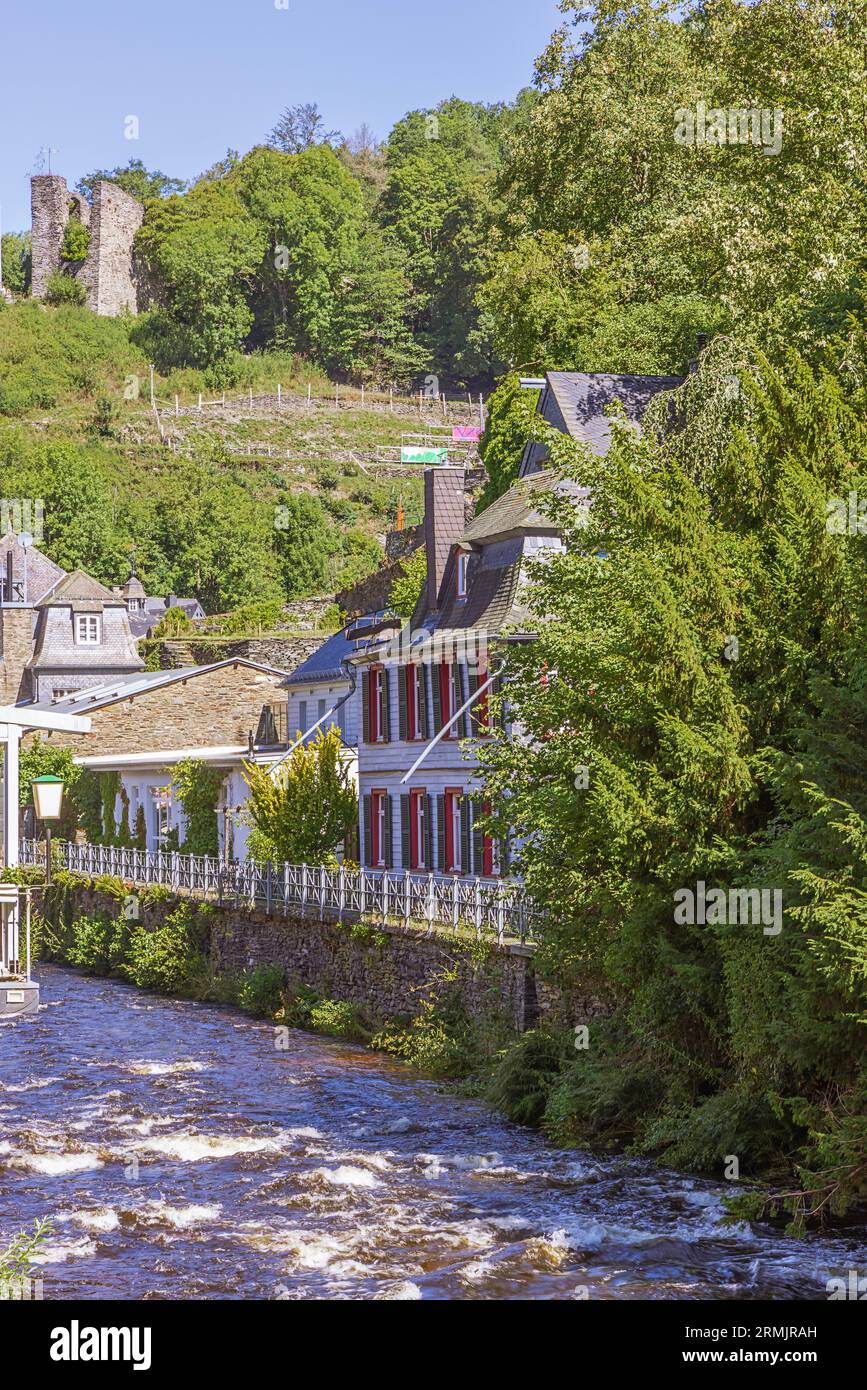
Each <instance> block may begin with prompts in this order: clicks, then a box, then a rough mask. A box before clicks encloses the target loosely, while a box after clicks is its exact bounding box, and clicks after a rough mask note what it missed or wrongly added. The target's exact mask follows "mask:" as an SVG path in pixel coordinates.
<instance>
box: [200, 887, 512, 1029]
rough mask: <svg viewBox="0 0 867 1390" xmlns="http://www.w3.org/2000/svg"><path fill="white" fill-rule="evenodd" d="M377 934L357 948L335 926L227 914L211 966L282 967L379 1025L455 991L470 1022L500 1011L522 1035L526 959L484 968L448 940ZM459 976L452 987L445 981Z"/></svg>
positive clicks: (392, 930)
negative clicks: (369, 1015)
mask: <svg viewBox="0 0 867 1390" xmlns="http://www.w3.org/2000/svg"><path fill="white" fill-rule="evenodd" d="M374 931H375V935H376V936H378V937H380V941H379V942H377V940H376V939H375V937H374V933H371V939H370V940H369V941H365V940H359V939H358V936H357V935H356V936H353V934H352V933H351V931H350V928H349V926H348V925H346V924H342V925H341V924H340V923H337V922H319V921H317V920H315V919H311V918H309V917H308V918H306V919H305V918H303V917H300V916H298V917H289V918H284V917H266V916H265V915H264V913H261V912H249V911H242V912H240V913H238V912H235V911H233V910H223V911H221V912H219V913H218V914H217V916H216V918H215V921H214V923H213V925H212V927H211V937H210V947H211V959H212V961H213V964H214V967H215V968H216V969H217V970H223V971H225V972H227V973H233V972H240V971H242V970H247V969H251V968H253V967H255V966H257V965H281V966H283V968H284V969H285V971H286V974H287V976H288V978H289V979H290V980H298V981H300V982H301V983H302V984H304V985H307V986H308V988H310V989H313V990H315V991H316V993H317V994H322V995H324V996H325V997H327V998H329V999H339V1000H341V1001H343V1002H348V1003H351V1004H355V1005H356V1006H357V1007H359V1008H362V1009H366V1010H367V1011H368V1012H369V1013H372V1014H373V1015H374V1016H375V1017H376V1018H381V1019H385V1018H395V1017H398V1016H406V1017H414V1016H415V1015H416V1014H418V1013H420V1011H421V1007H422V1004H423V1003H424V1001H425V999H427V998H431V997H436V996H437V995H440V994H442V993H443V992H444V991H446V990H452V989H457V991H458V994H459V996H460V999H461V1002H462V1004H463V1007H464V1009H465V1010H466V1012H467V1014H468V1015H469V1016H470V1017H471V1018H473V1017H475V1018H479V1017H482V1016H483V1015H484V1014H485V1013H486V1012H487V1011H489V1009H490V1006H491V1004H492V1003H496V1005H497V1006H498V1007H499V1008H500V1009H502V1010H503V1012H504V1013H505V1016H506V1017H507V1018H508V1020H509V1021H510V1022H511V1024H512V1026H513V1027H514V1028H515V1029H517V1030H518V1031H523V1029H524V1027H525V1026H526V1022H527V978H528V974H529V959H528V955H527V954H526V953H523V952H518V951H514V950H510V949H507V948H502V949H501V948H499V947H496V946H493V947H492V948H491V952H490V955H489V956H488V958H487V959H486V961H485V962H484V964H483V965H480V964H479V962H478V961H477V960H476V959H475V958H474V957H473V955H471V954H470V953H469V952H468V951H466V950H461V949H459V948H457V949H456V947H455V945H454V943H453V942H450V941H449V939H448V938H447V937H443V936H437V935H435V934H434V935H430V936H429V935H427V933H425V932H421V931H413V930H408V929H405V928H403V927H398V926H393V927H392V926H389V927H385V928H383V927H379V926H378V927H376V928H375V929H374ZM383 937H384V939H385V940H384V944H383V943H382V940H381V938H383ZM453 972H454V976H455V978H454V980H453V981H452V980H451V979H450V980H449V981H446V979H445V976H446V975H449V976H451V975H452V973H453Z"/></svg>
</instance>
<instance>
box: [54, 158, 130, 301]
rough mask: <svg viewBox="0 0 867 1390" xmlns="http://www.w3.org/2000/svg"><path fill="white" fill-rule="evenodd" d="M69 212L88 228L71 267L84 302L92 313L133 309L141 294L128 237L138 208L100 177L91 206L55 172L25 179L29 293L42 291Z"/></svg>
mask: <svg viewBox="0 0 867 1390" xmlns="http://www.w3.org/2000/svg"><path fill="white" fill-rule="evenodd" d="M73 205H74V209H75V211H74V215H75V216H76V217H77V218H78V220H79V221H81V222H82V223H84V225H85V226H89V228H90V248H89V250H88V253H87V259H86V260H85V261H84V263H83V264H82V265H81V267H80V268H79V269H77V270H75V271H74V272H73V273H74V275H75V278H76V279H78V280H81V281H82V283H83V284H84V286H85V287H86V289H87V306H88V308H89V309H92V310H93V312H94V313H96V314H102V315H104V316H106V317H109V318H111V317H116V316H117V315H118V314H122V313H123V312H124V311H125V310H127V309H128V310H129V311H130V312H131V313H137V312H138V310H139V308H140V307H141V305H140V302H139V301H140V299H141V295H140V293H139V288H138V278H139V277H138V271H137V268H136V263H135V255H134V251H133V240H134V238H135V234H136V232H137V231H138V229H139V227H140V226H141V223H142V219H143V217H144V208H143V206H142V204H141V203H139V202H138V201H137V199H135V198H131V197H130V195H129V194H128V193H125V192H124V191H123V189H122V188H119V187H118V185H117V184H113V183H107V182H101V183H98V184H97V185H96V187H95V188H94V191H93V207H92V208H91V207H90V206H89V204H88V203H87V200H86V199H85V198H82V196H81V195H80V194H79V193H75V192H71V191H70V190H69V189H68V188H67V186H66V179H65V178H63V177H62V176H61V175H60V174H38V175H36V176H35V177H34V178H32V179H31V181H30V207H31V223H32V240H33V287H32V293H33V298H34V299H43V298H44V297H45V285H46V281H47V280H48V277H49V275H51V274H52V273H53V272H54V271H55V270H57V269H58V268H59V267H60V265H61V256H60V248H61V245H62V243H63V233H64V230H65V228H66V224H67V222H68V221H69V218H70V215H71V209H72V207H73Z"/></svg>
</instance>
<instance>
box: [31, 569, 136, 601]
mask: <svg viewBox="0 0 867 1390" xmlns="http://www.w3.org/2000/svg"><path fill="white" fill-rule="evenodd" d="M55 604H57V605H68V606H69V607H71V608H78V607H79V605H82V604H83V605H84V606H85V607H87V608H90V607H93V606H95V607H97V608H101V607H102V606H103V605H104V604H105V605H110V606H111V607H113V608H126V604H125V602H124V600H123V599H122V598H121V597H120V595H119V594H113V593H112V591H111V589H107V588H106V587H105V585H104V584H100V582H99V580H98V579H93V578H92V577H91V576H90V575H89V574H85V572H84V570H73V571H72V573H71V574H67V575H66V576H65V578H63V579H60V580H58V582H57V583H56V584H55V585H54V586H53V588H51V589H49V590H48V592H47V593H46V594H44V595H43V597H42V598H41V599H40V600H39V603H38V604H37V607H39V608H48V607H52V606H54V605H55Z"/></svg>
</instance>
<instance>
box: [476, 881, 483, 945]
mask: <svg viewBox="0 0 867 1390" xmlns="http://www.w3.org/2000/svg"><path fill="white" fill-rule="evenodd" d="M475 918H476V937H477V939H481V935H482V881H481V879H480V878H479V876H478V874H476V886H475Z"/></svg>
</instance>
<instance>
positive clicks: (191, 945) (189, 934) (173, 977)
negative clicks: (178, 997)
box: [123, 903, 208, 995]
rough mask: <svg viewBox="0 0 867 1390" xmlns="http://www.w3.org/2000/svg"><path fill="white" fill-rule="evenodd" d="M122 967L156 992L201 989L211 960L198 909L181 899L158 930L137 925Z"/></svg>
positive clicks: (140, 984)
mask: <svg viewBox="0 0 867 1390" xmlns="http://www.w3.org/2000/svg"><path fill="white" fill-rule="evenodd" d="M123 970H124V974H125V975H126V976H127V978H128V979H130V980H131V981H132V983H133V984H134V985H138V986H139V987H140V988H141V989H150V990H154V991H155V992H156V993H157V994H182V995H183V994H196V993H201V988H202V980H203V978H206V977H207V973H208V964H207V960H206V958H205V954H204V949H203V940H202V930H201V923H200V922H199V921H198V920H197V915H196V911H195V909H194V908H193V907H192V906H191V905H190V904H189V903H182V904H181V905H180V906H179V907H177V908H176V909H175V911H174V912H172V913H170V914H169V916H168V917H167V918H166V920H165V922H164V923H163V925H162V926H161V927H157V928H156V929H155V930H148V929H147V928H146V927H144V926H142V925H141V923H137V924H136V925H134V926H133V928H132V931H131V932H130V940H129V954H128V959H127V961H126V964H125V965H124V967H123Z"/></svg>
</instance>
